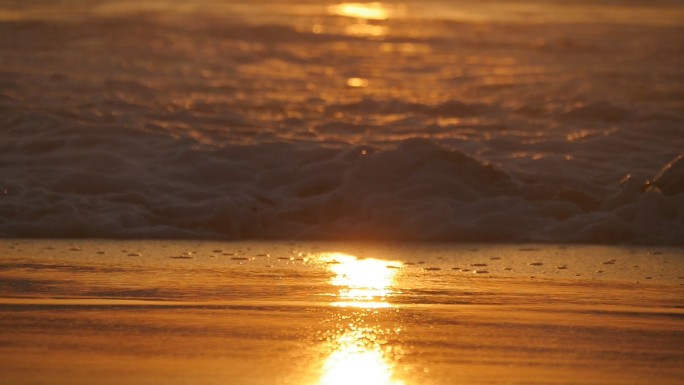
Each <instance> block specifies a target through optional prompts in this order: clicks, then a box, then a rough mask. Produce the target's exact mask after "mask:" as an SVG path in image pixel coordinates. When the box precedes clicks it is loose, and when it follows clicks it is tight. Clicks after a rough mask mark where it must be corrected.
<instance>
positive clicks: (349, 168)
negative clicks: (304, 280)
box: [0, 0, 684, 244]
mask: <svg viewBox="0 0 684 385" xmlns="http://www.w3.org/2000/svg"><path fill="white" fill-rule="evenodd" d="M490 3H496V2H490ZM69 4H71V3H69ZM93 4H95V3H94V2H89V1H84V2H81V3H78V4H77V5H73V4H71V5H70V6H71V8H69V9H70V12H68V13H67V11H66V10H67V8H66V5H67V2H65V1H63V2H60V1H57V2H53V3H51V4H47V5H32V6H26V5H21V4H19V3H16V4H14V3H10V4H4V5H0V53H1V54H2V66H0V130H1V131H0V135H1V136H0V193H2V194H1V195H0V218H2V219H1V220H0V234H2V235H3V236H27V237H33V236H37V237H75V236H78V237H80V236H92V237H218V238H226V239H242V238H324V239H350V238H368V239H401V240H419V241H442V240H445V241H554V242H599V243H622V242H636V243H667V244H681V243H682V242H684V237H683V236H682V234H684V188H683V187H682V186H683V184H684V182H683V181H684V169H683V165H684V162H683V161H682V158H681V156H682V148H684V124H683V123H684V113H683V112H682V111H684V103H683V102H682V100H684V99H683V98H682V95H684V90H683V89H682V76H684V72H683V71H682V70H681V68H684V55H682V51H681V38H680V36H683V35H682V28H684V27H683V25H682V23H677V22H675V21H674V20H675V19H662V21H663V22H657V20H658V18H656V17H653V18H648V17H644V18H639V15H640V12H641V11H640V8H639V6H630V5H619V6H618V5H616V4H614V2H599V3H597V4H595V5H593V7H604V8H605V10H613V11H615V12H617V13H614V14H613V15H618V14H619V15H621V16H620V17H619V18H617V19H610V20H608V19H606V20H601V23H597V22H595V21H593V20H592V19H591V18H589V17H588V16H587V15H584V16H582V15H583V14H582V13H581V12H579V11H578V10H581V9H583V8H582V6H581V4H580V3H574V4H573V3H571V2H552V3H551V5H549V4H546V3H540V4H539V7H538V8H537V9H538V10H539V13H538V14H535V15H536V16H535V17H534V23H523V22H522V21H521V20H520V19H518V18H516V17H515V15H516V14H517V13H515V12H513V14H511V15H512V16H510V18H508V19H506V18H504V17H503V16H502V15H501V14H499V13H496V14H490V16H491V18H490V19H487V20H484V21H483V17H484V16H483V15H487V12H486V10H487V9H489V8H487V7H484V8H477V7H478V6H477V5H476V4H475V3H473V4H471V3H469V2H468V3H467V5H466V3H457V2H449V1H433V2H425V5H424V6H419V4H420V3H415V2H392V4H391V7H390V9H395V10H397V9H401V10H402V11H401V12H398V11H397V12H395V13H396V14H397V15H401V16H397V17H396V18H395V17H393V16H389V17H388V18H387V19H386V20H366V21H359V20H358V19H355V18H350V17H344V16H339V15H334V14H333V15H331V14H327V12H328V8H327V7H325V6H320V4H306V3H305V4H304V5H300V6H299V7H294V8H292V4H291V3H289V2H287V1H270V2H254V3H253V4H251V5H240V4H239V2H220V3H219V2H212V1H208V0H197V1H195V2H192V3H191V4H194V5H193V6H184V7H177V6H170V5H169V4H167V3H165V2H156V3H155V4H156V5H155V6H154V7H149V6H147V7H142V6H136V5H135V4H133V3H129V2H123V1H113V0H112V1H104V2H97V6H94V5H93ZM543 4H546V5H543ZM490 5H491V4H490ZM141 7H142V8H141ZM392 7H394V8H392ZM397 7H399V8H397ZM431 7H432V8H431ZM440 7H441V8H440ZM459 7H461V8H459ZM508 7H514V6H513V5H510V4H509V5H508ZM564 7H565V8H564ZM611 7H613V8H611ZM143 8H144V9H143ZM682 8H684V7H682V6H681V5H678V4H677V3H673V2H667V1H662V2H658V3H657V4H656V5H654V6H653V8H651V9H650V10H649V12H650V13H649V14H654V13H657V12H659V11H660V12H663V14H665V13H668V12H669V13H670V14H679V13H681V12H684V11H683V10H682ZM430 9H432V11H430ZM435 9H448V10H450V12H445V13H435V11H434V10H435ZM412 10H416V11H417V12H411V11H412ZM458 10H461V11H463V12H461V13H459V12H456V11H458ZM563 10H567V11H568V12H570V11H572V12H575V13H573V14H572V17H570V16H567V17H565V18H563V17H560V16H561V15H562V14H563ZM466 11H467V12H466ZM519 11H520V12H523V11H525V10H524V9H522V8H521V9H519ZM431 12H432V13H431ZM630 12H631V13H630ZM389 15H393V13H392V12H390V13H389ZM411 15H413V16H411ZM430 15H431V16H430ZM459 15H460V16H459ZM468 15H470V16H468ZM474 15H476V16H474ZM477 15H479V16H477ZM554 15H555V16H554ZM630 15H631V16H630ZM84 16H87V17H84ZM582 17H585V19H582ZM616 17H617V16H616ZM578 18H579V19H580V20H579V21H578ZM358 23H361V24H362V25H366V26H367V27H368V28H365V29H364V28H361V27H358V26H356V25H357V24H358ZM375 27H378V28H376V29H374V28H375ZM349 79H359V80H354V81H351V82H350V80H349Z"/></svg>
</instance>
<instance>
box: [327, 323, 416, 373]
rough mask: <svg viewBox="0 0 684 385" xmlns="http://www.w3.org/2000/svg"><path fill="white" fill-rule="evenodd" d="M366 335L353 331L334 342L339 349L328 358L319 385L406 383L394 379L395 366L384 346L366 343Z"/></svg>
mask: <svg viewBox="0 0 684 385" xmlns="http://www.w3.org/2000/svg"><path fill="white" fill-rule="evenodd" d="M365 334H366V331H364V330H356V331H351V332H349V333H346V334H343V335H342V336H340V337H339V338H338V339H337V340H336V341H335V343H336V344H337V346H338V348H337V349H336V350H335V351H334V352H333V353H332V354H330V356H328V358H327V359H326V361H325V363H324V365H323V376H322V377H321V379H320V382H319V383H318V385H349V384H353V385H404V383H403V382H402V381H399V380H395V379H394V378H393V372H392V365H391V364H390V363H389V362H388V360H387V358H386V357H385V355H384V354H383V352H382V349H381V348H380V347H378V346H366V344H364V342H363V341H365V340H367V339H368V336H367V335H365ZM369 334H370V335H373V331H370V332H369Z"/></svg>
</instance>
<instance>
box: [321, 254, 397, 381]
mask: <svg viewBox="0 0 684 385" xmlns="http://www.w3.org/2000/svg"><path fill="white" fill-rule="evenodd" d="M320 259H321V261H322V262H324V263H326V264H327V268H328V269H329V270H330V271H331V272H332V273H333V274H334V276H333V277H332V278H331V279H330V284H331V285H333V286H335V287H338V288H339V292H338V294H337V295H338V297H339V299H340V300H341V301H339V302H335V303H333V306H337V307H351V308H360V309H378V308H387V307H391V305H390V304H389V303H388V302H387V298H388V297H389V296H391V295H392V293H393V291H392V290H391V288H392V286H393V284H394V279H395V275H396V272H397V268H398V267H399V263H397V262H389V261H383V260H379V259H372V258H367V259H359V258H356V257H354V256H352V255H347V254H341V253H333V254H325V255H322V256H321V258H320ZM363 314H365V311H363V310H362V311H360V313H359V314H357V315H356V317H359V318H358V320H359V322H360V323H361V324H363V325H364V326H362V327H359V326H357V325H354V324H356V322H354V324H348V325H347V326H345V327H343V328H340V329H339V330H333V331H332V332H333V333H334V335H335V336H336V337H334V338H333V339H331V340H330V341H331V342H330V344H331V346H330V347H331V353H330V354H329V355H328V356H327V358H326V359H325V361H324V362H323V366H322V374H321V377H320V379H319V382H318V383H317V385H342V384H344V385H347V384H354V385H404V382H403V381H400V380H397V379H396V378H395V376H394V364H393V363H392V360H391V358H392V357H393V356H392V354H393V353H394V352H393V351H392V349H391V347H390V345H388V341H387V337H388V335H391V334H394V333H398V332H399V328H396V329H395V330H393V331H392V330H389V329H387V330H385V329H382V328H380V327H378V326H370V325H368V323H367V322H365V321H364V320H363V318H364V317H365V316H364V315H363Z"/></svg>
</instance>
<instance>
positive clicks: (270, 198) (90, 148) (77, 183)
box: [0, 115, 684, 244]
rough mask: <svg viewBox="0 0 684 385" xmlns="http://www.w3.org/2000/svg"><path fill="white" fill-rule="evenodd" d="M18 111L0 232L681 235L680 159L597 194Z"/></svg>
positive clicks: (420, 151)
mask: <svg viewBox="0 0 684 385" xmlns="http://www.w3.org/2000/svg"><path fill="white" fill-rule="evenodd" d="M25 119H28V117H27V118H25ZM22 121H23V120H22V119H18V120H15V121H13V123H12V124H14V125H17V126H21V122H22ZM30 121H31V124H30V126H31V127H33V128H37V129H34V130H33V131H31V130H28V129H26V128H22V130H21V131H22V132H23V134H22V137H21V139H18V138H17V135H15V137H14V140H12V141H3V142H2V144H0V151H2V154H3V155H2V157H1V158H0V159H1V160H2V165H1V166H2V168H3V170H4V171H3V174H4V175H3V180H2V186H0V187H1V188H2V190H0V192H2V194H1V195H0V216H1V217H2V218H3V220H2V222H0V232H1V234H2V235H3V236H6V237H9V236H11V237H106V238H131V237H133V238H141V237H152V238H167V237H190V238H195V237H197V238H221V239H249V238H263V239H284V238H287V239H335V240H339V239H372V240H413V241H469V242H479V241H500V242H509V241H511V242H522V241H525V242H526V241H534V242H599V243H623V242H629V243H659V244H682V242H683V239H682V237H681V234H684V158H683V157H682V156H680V157H678V158H677V159H674V160H673V161H672V162H671V163H668V164H667V165H665V166H664V168H663V170H662V171H661V172H660V174H658V175H653V178H651V180H650V181H642V180H637V179H636V178H627V179H625V180H623V182H622V185H621V186H615V189H614V191H613V192H612V193H610V194H606V195H604V196H597V194H596V193H595V192H594V191H590V190H583V189H582V186H581V185H577V184H576V183H574V181H573V180H572V179H568V180H566V181H565V182H563V181H562V180H561V181H559V180H545V178H543V177H541V176H539V177H537V178H530V177H529V176H527V177H525V178H522V177H519V176H517V175H515V174H514V173H507V172H504V171H502V170H501V169H499V168H497V167H495V166H493V165H491V164H486V163H484V162H482V161H480V160H478V159H476V158H474V157H472V156H468V155H466V154H464V153H463V152H460V151H458V150H455V149H451V148H448V147H446V146H444V145H440V144H438V143H436V142H434V141H431V140H428V139H408V140H403V141H399V142H397V143H396V145H394V146H391V147H387V148H377V147H371V146H355V145H347V146H337V147H326V146H324V145H320V144H315V143H284V142H280V143H264V144H256V145H225V146H211V145H206V144H203V143H201V142H200V141H197V140H194V139H189V138H185V139H182V138H175V137H171V136H168V135H159V134H155V133H146V132H143V131H139V130H130V129H119V130H117V131H107V130H91V129H89V128H88V127H87V126H85V125H84V126H77V125H71V126H69V127H62V126H60V125H59V124H58V120H56V119H52V118H49V117H46V116H35V115H34V116H31V119H30ZM38 122H41V124H37V123H38Z"/></svg>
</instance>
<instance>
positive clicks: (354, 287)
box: [322, 253, 399, 308]
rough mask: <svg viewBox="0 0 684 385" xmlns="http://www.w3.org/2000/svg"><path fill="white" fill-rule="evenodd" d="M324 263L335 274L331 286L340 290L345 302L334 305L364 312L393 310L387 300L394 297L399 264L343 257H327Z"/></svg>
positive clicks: (328, 255)
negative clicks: (383, 308)
mask: <svg viewBox="0 0 684 385" xmlns="http://www.w3.org/2000/svg"><path fill="white" fill-rule="evenodd" d="M322 260H323V261H324V262H326V263H327V266H328V269H329V270H330V271H331V272H332V273H333V274H335V275H334V276H333V277H332V279H331V281H330V283H331V284H332V285H334V286H336V287H339V292H338V297H339V299H340V300H341V301H340V302H337V303H335V304H334V305H336V306H343V307H363V308H379V307H389V306H390V305H389V303H388V302H387V297H389V296H390V295H391V294H392V290H391V287H392V285H393V283H394V277H395V275H396V273H397V269H398V268H399V263H398V262H391V261H383V260H379V259H373V258H365V259H359V258H356V257H354V256H352V255H347V254H341V253H334V254H326V255H324V256H322Z"/></svg>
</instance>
